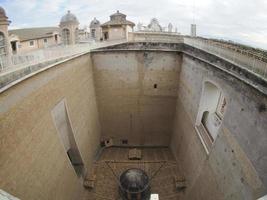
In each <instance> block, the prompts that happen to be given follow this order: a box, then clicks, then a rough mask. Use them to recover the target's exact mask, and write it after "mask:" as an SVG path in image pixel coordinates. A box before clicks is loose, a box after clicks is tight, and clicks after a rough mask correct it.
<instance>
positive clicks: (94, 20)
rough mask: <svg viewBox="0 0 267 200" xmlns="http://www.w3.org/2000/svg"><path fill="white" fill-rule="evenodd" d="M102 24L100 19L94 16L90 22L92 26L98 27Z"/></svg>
mask: <svg viewBox="0 0 267 200" xmlns="http://www.w3.org/2000/svg"><path fill="white" fill-rule="evenodd" d="M98 26H100V21H98V20H97V19H96V18H94V19H93V20H92V21H91V23H90V28H93V27H98Z"/></svg>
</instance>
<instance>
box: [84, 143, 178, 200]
mask: <svg viewBox="0 0 267 200" xmlns="http://www.w3.org/2000/svg"><path fill="white" fill-rule="evenodd" d="M140 149H141V150H142V159H141V160H136V161H132V160H128V152H129V148H118V147H110V148H106V149H104V151H103V152H102V154H101V156H100V157H99V159H98V160H97V161H96V162H95V164H94V173H95V174H96V181H95V188H94V189H92V190H88V194H87V197H86V198H85V199H86V200H93V199H94V200H104V199H107V200H108V199H110V200H120V197H119V194H118V184H117V179H116V177H115V175H114V174H113V172H114V173H115V174H116V176H117V177H118V178H119V176H120V174H121V173H122V172H123V171H125V170H126V169H129V168H141V169H143V170H144V171H146V173H147V174H148V176H149V177H150V178H151V177H152V176H154V178H153V179H152V181H151V191H152V193H157V194H159V199H164V200H174V199H176V200H177V199H179V195H181V192H178V191H177V190H176V189H175V185H174V176H177V175H182V174H181V172H180V170H179V165H178V164H177V162H176V160H175V158H174V157H173V155H172V153H171V151H170V150H169V149H168V148H140Z"/></svg>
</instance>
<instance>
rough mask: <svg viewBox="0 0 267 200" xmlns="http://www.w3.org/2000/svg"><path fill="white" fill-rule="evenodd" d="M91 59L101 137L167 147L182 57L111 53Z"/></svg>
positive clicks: (123, 52)
mask: <svg viewBox="0 0 267 200" xmlns="http://www.w3.org/2000/svg"><path fill="white" fill-rule="evenodd" d="M92 59H93V66H94V78H95V87H96V95H97V102H98V106H99V107H98V109H99V115H100V121H101V130H102V137H103V138H104V139H108V138H113V139H115V140H117V141H121V140H122V139H127V140H128V144H129V145H164V146H168V145H169V140H170V136H171V133H172V123H173V118H174V114H175V104H176V98H177V88H178V78H177V77H178V76H179V71H180V64H181V55H180V54H178V53H176V52H153V51H122V52H120V51H110V52H95V53H93V54H92ZM155 84H156V85H155ZM154 87H156V88H154ZM119 143H120V142H119Z"/></svg>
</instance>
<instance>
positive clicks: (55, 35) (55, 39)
mask: <svg viewBox="0 0 267 200" xmlns="http://www.w3.org/2000/svg"><path fill="white" fill-rule="evenodd" d="M57 37H58V36H57V34H55V41H56V42H57Z"/></svg>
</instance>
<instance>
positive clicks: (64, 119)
mask: <svg viewBox="0 0 267 200" xmlns="http://www.w3.org/2000/svg"><path fill="white" fill-rule="evenodd" d="M51 114H52V117H53V119H54V124H55V127H56V129H57V132H58V135H59V138H60V140H61V143H62V144H63V146H64V149H65V152H66V156H67V157H68V159H69V161H70V163H71V165H72V166H73V169H74V170H75V172H76V174H77V176H78V177H80V176H81V175H84V173H85V168H84V164H83V161H82V157H81V154H80V151H79V149H78V146H77V144H76V141H75V138H74V134H73V130H72V127H71V123H70V120H69V115H68V112H67V109H66V105H65V101H64V100H62V101H61V102H59V103H58V104H57V105H56V106H55V107H54V108H53V110H52V111H51Z"/></svg>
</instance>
